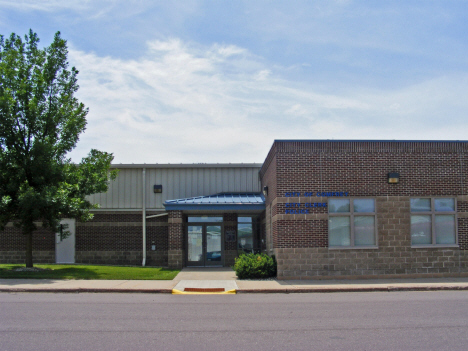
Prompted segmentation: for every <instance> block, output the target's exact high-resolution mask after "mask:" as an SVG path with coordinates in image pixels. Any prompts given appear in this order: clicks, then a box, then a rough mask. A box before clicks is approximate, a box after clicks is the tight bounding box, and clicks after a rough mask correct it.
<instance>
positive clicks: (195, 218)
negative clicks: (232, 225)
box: [187, 216, 223, 223]
mask: <svg viewBox="0 0 468 351" xmlns="http://www.w3.org/2000/svg"><path fill="white" fill-rule="evenodd" d="M222 221H223V217H213V216H193V217H192V216H191V217H188V218H187V222H195V223H203V222H222Z"/></svg>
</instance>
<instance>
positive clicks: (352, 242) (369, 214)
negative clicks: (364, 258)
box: [327, 197, 379, 250]
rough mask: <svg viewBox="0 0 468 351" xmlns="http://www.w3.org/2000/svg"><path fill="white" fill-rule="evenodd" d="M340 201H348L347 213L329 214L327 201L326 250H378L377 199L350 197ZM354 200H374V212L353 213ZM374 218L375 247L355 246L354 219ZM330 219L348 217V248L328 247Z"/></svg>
mask: <svg viewBox="0 0 468 351" xmlns="http://www.w3.org/2000/svg"><path fill="white" fill-rule="evenodd" d="M339 199H340V200H349V212H330V200H334V199H329V200H328V204H327V207H328V220H327V224H328V249H329V250H352V249H360V250H361V249H378V248H379V242H378V237H379V236H378V235H377V228H378V226H377V210H376V208H377V199H376V198H375V197H352V198H346V199H343V198H339ZM354 200H374V212H355V211H354ZM355 216H357V217H360V216H362V217H364V216H367V217H374V242H375V245H356V244H355V241H356V237H355V228H354V217H355ZM330 217H349V222H350V223H349V226H350V228H349V230H350V245H349V246H330Z"/></svg>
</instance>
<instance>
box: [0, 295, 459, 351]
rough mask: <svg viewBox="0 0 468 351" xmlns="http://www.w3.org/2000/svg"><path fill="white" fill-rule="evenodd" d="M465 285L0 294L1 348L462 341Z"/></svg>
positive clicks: (398, 346)
mask: <svg viewBox="0 0 468 351" xmlns="http://www.w3.org/2000/svg"><path fill="white" fill-rule="evenodd" d="M467 349H468V292H467V291H438V292H390V293H383V292H377V293H331V294H290V295H287V294H265V295H256V294H251V295H247V294H245V295H203V296H201V295H160V294H152V295H150V294H90V293H88V294H54V293H44V294H34V293H17V294H13V293H1V294H0V350H1V351H6V350H8V351H11V350H38V351H40V350H48V351H49V350H242V351H244V350H256V351H258V350H467Z"/></svg>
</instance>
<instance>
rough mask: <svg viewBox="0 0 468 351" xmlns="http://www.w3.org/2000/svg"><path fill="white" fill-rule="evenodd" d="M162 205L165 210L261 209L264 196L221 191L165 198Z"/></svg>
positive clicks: (263, 206) (263, 203)
mask: <svg viewBox="0 0 468 351" xmlns="http://www.w3.org/2000/svg"><path fill="white" fill-rule="evenodd" d="M164 207H165V208H166V210H167V211H205V210H206V211H213V210H219V211H249V210H251V211H259V210H260V211H262V210H264V209H265V198H264V197H263V195H262V194H258V193H238V194H236V193H222V194H215V195H209V196H198V197H190V198H186V199H177V200H167V201H166V202H165V203H164Z"/></svg>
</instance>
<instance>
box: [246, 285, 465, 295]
mask: <svg viewBox="0 0 468 351" xmlns="http://www.w3.org/2000/svg"><path fill="white" fill-rule="evenodd" d="M442 290H447V291H449V290H468V286H401V287H400V286H388V287H368V288H312V289H239V290H237V293H238V294H268V293H270V294H300V293H340V292H393V291H442Z"/></svg>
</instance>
